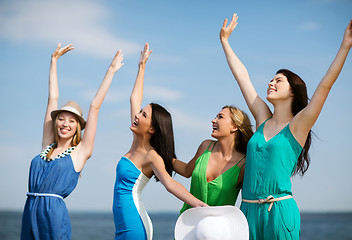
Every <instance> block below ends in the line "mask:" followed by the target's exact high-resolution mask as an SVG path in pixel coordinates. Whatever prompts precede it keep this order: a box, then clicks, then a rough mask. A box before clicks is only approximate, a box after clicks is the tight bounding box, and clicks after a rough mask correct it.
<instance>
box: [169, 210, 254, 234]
mask: <svg viewBox="0 0 352 240" xmlns="http://www.w3.org/2000/svg"><path fill="white" fill-rule="evenodd" d="M209 216H214V217H221V218H222V219H223V220H225V221H227V222H228V223H229V224H230V225H231V226H233V228H232V229H231V230H233V234H235V235H236V238H235V239H249V228H248V223H247V219H246V217H245V216H244V214H243V213H242V211H241V210H240V209H239V208H237V207H235V206H213V207H197V208H191V209H188V210H186V211H185V212H183V213H182V214H181V215H180V216H179V218H178V219H177V222H176V226H175V240H181V239H182V240H191V239H192V240H194V239H197V237H196V231H195V229H196V226H197V224H198V223H199V222H200V221H201V220H202V219H204V218H206V217H209ZM209 227H211V226H209ZM231 239H233V238H231Z"/></svg>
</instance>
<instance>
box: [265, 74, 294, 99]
mask: <svg viewBox="0 0 352 240" xmlns="http://www.w3.org/2000/svg"><path fill="white" fill-rule="evenodd" d="M292 97H293V93H292V91H291V86H290V84H289V82H288V80H287V77H286V76H285V75H283V74H281V73H279V74H276V75H275V77H274V78H273V79H272V80H271V81H270V82H269V83H268V89H267V97H266V99H267V100H268V101H269V102H271V101H274V100H280V99H281V100H286V99H289V98H292Z"/></svg>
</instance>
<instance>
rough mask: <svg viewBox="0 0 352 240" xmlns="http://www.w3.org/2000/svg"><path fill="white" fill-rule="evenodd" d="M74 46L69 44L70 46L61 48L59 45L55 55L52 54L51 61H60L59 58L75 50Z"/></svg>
mask: <svg viewBox="0 0 352 240" xmlns="http://www.w3.org/2000/svg"><path fill="white" fill-rule="evenodd" d="M72 46H73V44H69V45H67V46H65V47H63V48H61V43H59V44H58V45H57V48H56V49H55V51H54V52H53V54H51V60H52V61H57V60H58V59H59V57H61V56H62V55H64V54H65V53H67V52H69V51H71V50H72V49H74V47H72Z"/></svg>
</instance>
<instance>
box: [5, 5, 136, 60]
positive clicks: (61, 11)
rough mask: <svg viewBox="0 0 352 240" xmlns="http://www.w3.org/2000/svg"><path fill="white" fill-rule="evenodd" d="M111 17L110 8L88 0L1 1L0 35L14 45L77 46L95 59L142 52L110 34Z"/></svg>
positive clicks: (78, 49) (134, 45)
mask: <svg viewBox="0 0 352 240" xmlns="http://www.w3.org/2000/svg"><path fill="white" fill-rule="evenodd" d="M108 16H109V11H108V10H107V9H105V8H104V7H103V6H101V5H99V4H98V3H96V2H92V1H88V0H85V1H83V0H77V1H70V0H63V1H59V2H57V1H43V0H33V1H24V0H23V1H2V2H1V3H0V22H1V25H0V36H1V37H4V38H7V39H10V40H11V41H14V42H36V43H50V44H57V43H58V42H59V41H62V42H63V44H64V43H65V44H68V43H74V44H75V46H76V47H77V51H78V52H82V53H85V54H89V55H92V56H96V57H111V52H112V51H116V50H117V49H123V51H124V53H127V54H128V53H137V52H139V48H140V46H138V45H137V44H135V43H132V42H130V41H128V40H124V39H121V38H119V37H116V36H114V35H112V34H111V33H110V32H109V31H108V29H107V28H106V26H105V25H104V24H103V22H104V20H106V18H107V17H108ZM116 24H118V23H116Z"/></svg>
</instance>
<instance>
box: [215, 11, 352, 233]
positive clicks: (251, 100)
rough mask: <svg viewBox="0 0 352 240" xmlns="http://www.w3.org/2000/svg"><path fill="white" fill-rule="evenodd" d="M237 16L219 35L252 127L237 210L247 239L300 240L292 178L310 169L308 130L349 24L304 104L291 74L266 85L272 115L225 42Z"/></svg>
mask: <svg viewBox="0 0 352 240" xmlns="http://www.w3.org/2000/svg"><path fill="white" fill-rule="evenodd" d="M237 19H238V17H237V14H234V15H233V18H232V21H231V22H230V24H229V25H228V26H227V19H225V21H224V23H223V26H222V28H221V32H220V40H221V44H222V46H223V49H224V52H225V55H226V59H227V62H228V64H229V66H230V69H231V71H232V73H233V75H234V77H235V79H236V81H237V83H238V85H239V87H240V89H241V91H242V94H243V96H244V98H245V100H246V103H247V105H248V107H249V109H250V111H251V113H252V114H253V116H254V118H255V121H256V128H257V131H256V133H255V134H254V135H253V137H252V138H251V140H250V141H249V143H248V148H247V160H246V171H245V176H244V182H243V189H242V205H241V210H242V211H243V212H244V214H245V215H246V217H247V219H248V223H249V231H250V239H270V240H273V239H298V238H299V236H300V214H299V210H298V207H297V205H296V202H295V201H294V199H293V198H292V192H291V181H290V177H291V176H292V175H294V174H295V173H300V174H301V175H303V174H304V173H305V172H306V171H307V169H308V166H309V157H308V150H309V146H310V141H311V136H310V135H311V128H312V127H313V125H314V123H315V122H316V120H317V118H318V116H319V114H320V112H321V110H322V108H323V105H324V103H325V100H326V98H327V96H328V94H329V92H330V89H331V87H332V85H333V84H334V82H335V81H336V79H337V77H338V75H339V74H340V72H341V69H342V67H343V65H344V62H345V60H346V57H347V55H348V53H349V51H350V49H351V46H352V21H350V23H349V24H348V26H347V28H346V30H345V34H344V36H343V40H342V44H341V47H340V49H339V50H338V52H337V55H336V57H335V59H334V61H333V62H332V63H331V65H330V68H329V69H328V71H327V73H326V74H325V76H324V77H323V79H322V80H321V82H320V83H319V85H318V87H317V89H316V90H315V92H314V94H313V96H312V98H311V100H310V101H309V103H308V96H307V89H306V85H305V83H304V82H303V81H302V79H301V78H300V77H299V76H298V75H296V74H295V73H293V72H291V71H289V70H286V69H282V70H279V71H278V72H277V73H276V75H275V76H274V78H273V79H272V80H271V81H270V82H269V86H268V90H267V100H268V101H269V102H270V103H271V104H273V107H274V112H273V113H272V112H271V111H270V109H269V107H268V106H267V104H266V103H265V102H264V101H263V100H262V99H261V98H260V97H259V96H258V94H257V92H256V90H255V89H254V87H253V85H252V83H251V81H250V78H249V74H248V72H247V69H246V68H245V66H244V65H243V64H242V62H241V61H240V60H239V59H238V57H237V56H236V55H235V53H234V52H233V50H232V48H231V46H230V44H229V42H228V38H229V37H230V35H231V33H232V31H233V30H234V29H235V27H236V25H237Z"/></svg>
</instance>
